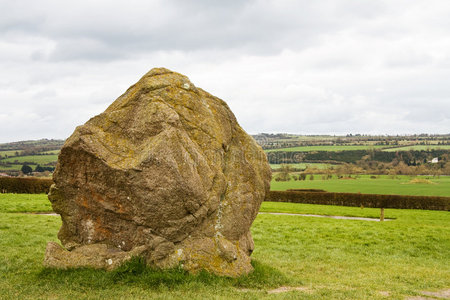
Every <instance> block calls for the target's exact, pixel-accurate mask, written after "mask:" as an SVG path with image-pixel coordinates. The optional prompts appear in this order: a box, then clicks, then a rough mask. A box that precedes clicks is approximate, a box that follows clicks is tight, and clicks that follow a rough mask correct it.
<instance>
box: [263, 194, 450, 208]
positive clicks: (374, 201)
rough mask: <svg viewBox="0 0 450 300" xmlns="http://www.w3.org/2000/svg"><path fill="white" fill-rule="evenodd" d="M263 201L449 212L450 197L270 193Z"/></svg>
mask: <svg viewBox="0 0 450 300" xmlns="http://www.w3.org/2000/svg"><path fill="white" fill-rule="evenodd" d="M265 201H273V202H292V203H307V204H324V205H341V206H356V207H361V206H362V207H375V208H403V209H429V210H446V211H448V210H450V197H430V196H403V195H375V194H353V193H329V192H299V191H270V192H269V194H268V195H267V196H266V199H265Z"/></svg>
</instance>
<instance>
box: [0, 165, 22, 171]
mask: <svg viewBox="0 0 450 300" xmlns="http://www.w3.org/2000/svg"><path fill="white" fill-rule="evenodd" d="M20 169H22V165H1V166H0V170H3V171H19V170H20Z"/></svg>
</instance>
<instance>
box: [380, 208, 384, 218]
mask: <svg viewBox="0 0 450 300" xmlns="http://www.w3.org/2000/svg"><path fill="white" fill-rule="evenodd" d="M383 221H384V208H383V207H382V208H381V212H380V222H383Z"/></svg>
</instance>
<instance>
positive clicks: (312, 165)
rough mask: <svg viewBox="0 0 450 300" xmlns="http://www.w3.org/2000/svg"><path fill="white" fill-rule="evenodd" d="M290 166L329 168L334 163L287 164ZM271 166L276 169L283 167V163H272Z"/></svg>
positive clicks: (298, 167) (297, 167)
mask: <svg viewBox="0 0 450 300" xmlns="http://www.w3.org/2000/svg"><path fill="white" fill-rule="evenodd" d="M287 165H288V166H290V167H292V168H296V169H306V168H308V167H310V168H316V169H321V170H324V169H328V168H330V167H331V166H333V165H332V164H321V163H299V164H287ZM270 167H271V168H272V169H274V170H276V169H279V168H281V164H270Z"/></svg>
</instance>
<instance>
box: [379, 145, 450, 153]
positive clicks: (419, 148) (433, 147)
mask: <svg viewBox="0 0 450 300" xmlns="http://www.w3.org/2000/svg"><path fill="white" fill-rule="evenodd" d="M437 149H442V150H450V145H414V146H407V147H398V148H389V149H384V150H383V151H388V152H397V151H409V150H415V151H422V150H423V151H427V150H437Z"/></svg>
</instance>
